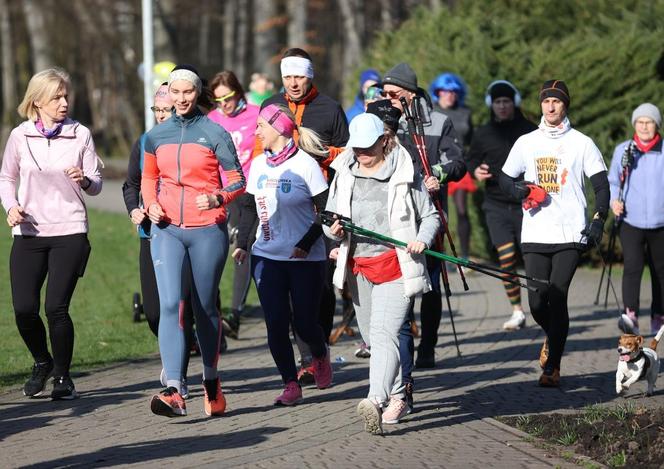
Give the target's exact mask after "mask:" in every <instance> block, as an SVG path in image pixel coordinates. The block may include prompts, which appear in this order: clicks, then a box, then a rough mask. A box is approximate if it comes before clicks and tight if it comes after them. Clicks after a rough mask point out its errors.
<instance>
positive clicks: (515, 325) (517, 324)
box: [503, 309, 526, 331]
mask: <svg viewBox="0 0 664 469" xmlns="http://www.w3.org/2000/svg"><path fill="white" fill-rule="evenodd" d="M525 325H526V315H525V314H523V311H521V310H520V309H515V310H514V311H513V312H512V316H511V317H510V318H509V319H508V320H507V321H505V322H504V323H503V329H505V330H506V331H518V330H519V329H521V328H522V327H524V326H525Z"/></svg>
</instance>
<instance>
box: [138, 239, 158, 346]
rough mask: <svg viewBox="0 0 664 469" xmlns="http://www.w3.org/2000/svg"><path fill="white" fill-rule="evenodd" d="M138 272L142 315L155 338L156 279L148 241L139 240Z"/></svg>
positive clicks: (156, 326) (156, 328)
mask: <svg viewBox="0 0 664 469" xmlns="http://www.w3.org/2000/svg"><path fill="white" fill-rule="evenodd" d="M138 270H139V272H140V275H141V293H142V295H143V313H145V319H146V320H147V321H148V326H150V330H151V331H152V333H153V334H154V335H155V337H156V336H157V332H158V331H159V291H158V290H157V278H156V277H155V275H154V265H153V264H152V255H151V254H150V240H149V239H148V238H141V248H140V252H139V257H138Z"/></svg>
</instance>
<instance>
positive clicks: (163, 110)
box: [150, 106, 173, 114]
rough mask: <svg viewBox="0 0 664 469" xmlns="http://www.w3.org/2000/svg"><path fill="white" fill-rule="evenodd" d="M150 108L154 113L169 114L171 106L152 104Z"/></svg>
mask: <svg viewBox="0 0 664 469" xmlns="http://www.w3.org/2000/svg"><path fill="white" fill-rule="evenodd" d="M150 110H151V111H152V112H154V113H155V114H169V113H170V112H171V111H172V110H173V108H172V107H156V106H152V107H151V108H150Z"/></svg>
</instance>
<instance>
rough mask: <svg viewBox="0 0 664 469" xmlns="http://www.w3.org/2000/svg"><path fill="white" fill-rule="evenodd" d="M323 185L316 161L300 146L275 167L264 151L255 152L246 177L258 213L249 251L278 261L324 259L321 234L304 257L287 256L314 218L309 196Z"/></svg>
mask: <svg viewBox="0 0 664 469" xmlns="http://www.w3.org/2000/svg"><path fill="white" fill-rule="evenodd" d="M326 189H327V182H325V177H324V176H323V173H322V171H321V169H320V167H319V166H318V163H317V162H316V160H314V159H313V158H312V157H311V156H309V155H308V154H307V153H306V152H304V151H302V150H298V151H297V153H295V154H294V155H293V156H292V157H291V158H289V159H288V160H286V161H284V162H283V163H281V164H280V165H279V166H275V167H270V166H268V164H267V162H266V156H265V155H259V156H257V157H256V158H255V159H254V161H253V163H252V164H251V172H250V173H249V180H248V181H247V192H248V193H249V194H252V195H253V196H254V198H255V200H256V213H257V214H258V229H257V230H256V242H255V243H254V245H253V247H252V249H251V252H252V254H254V255H257V256H262V257H266V258H268V259H273V260H280V261H322V260H325V258H326V257H325V244H324V242H323V238H322V237H320V238H318V239H317V240H316V242H315V243H314V244H313V246H312V247H311V250H310V251H309V255H308V256H307V257H306V258H304V259H291V258H290V256H291V254H292V253H293V249H294V248H295V245H296V244H297V243H298V242H299V241H300V240H301V239H302V237H303V236H304V235H305V233H306V232H307V231H308V230H309V228H310V227H311V225H312V223H313V222H314V220H315V218H316V212H315V210H314V204H313V200H312V197H314V196H316V195H318V194H320V193H321V192H324V191H325V190H326Z"/></svg>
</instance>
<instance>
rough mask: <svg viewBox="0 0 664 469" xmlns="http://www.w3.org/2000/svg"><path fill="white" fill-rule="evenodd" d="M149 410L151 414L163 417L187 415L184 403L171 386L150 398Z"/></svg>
mask: <svg viewBox="0 0 664 469" xmlns="http://www.w3.org/2000/svg"><path fill="white" fill-rule="evenodd" d="M150 409H151V410H152V412H153V413H155V414H157V415H163V416H164V417H180V416H182V415H187V405H186V404H185V403H184V399H182V396H181V395H180V393H179V392H178V390H177V389H175V388H174V387H172V386H171V387H169V388H166V389H164V390H163V391H161V392H160V393H159V394H156V395H154V396H152V401H150Z"/></svg>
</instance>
